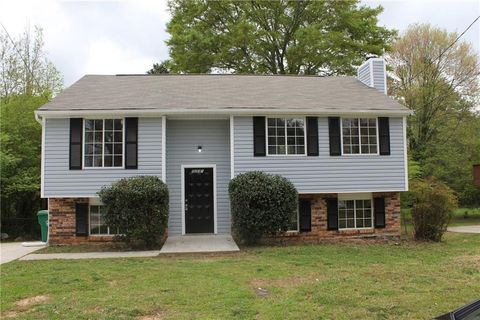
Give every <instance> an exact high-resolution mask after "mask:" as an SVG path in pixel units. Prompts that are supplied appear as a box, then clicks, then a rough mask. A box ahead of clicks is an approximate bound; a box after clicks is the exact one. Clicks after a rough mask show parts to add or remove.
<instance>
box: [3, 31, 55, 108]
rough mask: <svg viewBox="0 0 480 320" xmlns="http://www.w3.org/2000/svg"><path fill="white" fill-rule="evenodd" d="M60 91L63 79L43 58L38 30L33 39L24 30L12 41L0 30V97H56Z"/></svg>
mask: <svg viewBox="0 0 480 320" xmlns="http://www.w3.org/2000/svg"><path fill="white" fill-rule="evenodd" d="M62 88H63V77H62V75H61V74H60V72H59V71H58V70H57V69H56V68H55V66H54V65H53V64H52V63H51V62H50V61H49V60H48V59H47V55H46V52H45V51H44V42H43V32H42V29H41V28H40V27H37V26H36V27H35V31H34V33H33V36H32V34H31V33H30V30H29V29H25V32H24V33H23V35H22V36H20V37H18V38H16V39H13V38H11V37H10V35H9V34H7V33H6V32H5V31H4V30H1V31H0V97H2V98H4V99H5V98H8V97H10V96H12V95H21V94H26V95H29V96H38V95H43V94H47V95H50V94H53V95H56V94H58V93H59V92H60V91H61V90H62Z"/></svg>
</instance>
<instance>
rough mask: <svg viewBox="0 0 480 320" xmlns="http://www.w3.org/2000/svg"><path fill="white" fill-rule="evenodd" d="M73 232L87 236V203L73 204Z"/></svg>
mask: <svg viewBox="0 0 480 320" xmlns="http://www.w3.org/2000/svg"><path fill="white" fill-rule="evenodd" d="M75 233H76V235H77V236H88V204H87V203H77V204H75Z"/></svg>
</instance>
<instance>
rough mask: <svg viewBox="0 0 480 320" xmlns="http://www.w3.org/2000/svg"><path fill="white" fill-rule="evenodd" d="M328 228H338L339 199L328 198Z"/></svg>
mask: <svg viewBox="0 0 480 320" xmlns="http://www.w3.org/2000/svg"><path fill="white" fill-rule="evenodd" d="M327 229H328V230H338V200H337V198H330V199H327Z"/></svg>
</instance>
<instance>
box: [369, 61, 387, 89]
mask: <svg viewBox="0 0 480 320" xmlns="http://www.w3.org/2000/svg"><path fill="white" fill-rule="evenodd" d="M372 64H373V67H372V70H373V86H374V87H375V88H376V89H377V90H379V91H380V92H383V93H385V92H386V91H385V86H386V84H385V67H384V65H385V61H383V60H373V61H372Z"/></svg>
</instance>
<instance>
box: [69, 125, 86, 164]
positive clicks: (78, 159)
mask: <svg viewBox="0 0 480 320" xmlns="http://www.w3.org/2000/svg"><path fill="white" fill-rule="evenodd" d="M82 132H83V119H82V118H71V119H70V160H69V167H70V170H81V169H82Z"/></svg>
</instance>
